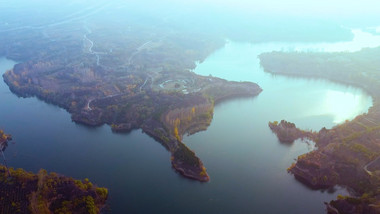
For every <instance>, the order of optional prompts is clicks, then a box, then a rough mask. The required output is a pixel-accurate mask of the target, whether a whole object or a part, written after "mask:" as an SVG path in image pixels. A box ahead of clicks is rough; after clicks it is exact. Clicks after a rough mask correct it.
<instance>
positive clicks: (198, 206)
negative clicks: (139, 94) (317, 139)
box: [0, 31, 380, 214]
mask: <svg viewBox="0 0 380 214" xmlns="http://www.w3.org/2000/svg"><path fill="white" fill-rule="evenodd" d="M360 33H361V32H360V31H359V34H360ZM355 35H356V37H355V39H356V40H357V39H358V38H359V37H360V35H359V36H358V34H355ZM366 36H368V35H366ZM371 38H372V39H374V40H376V39H377V38H376V37H375V36H372V37H371ZM355 39H354V41H355ZM377 41H378V43H377V45H380V41H379V40H377ZM359 43H360V42H359ZM355 44H357V43H355ZM333 45H334V44H333ZM333 45H331V44H314V46H313V48H310V46H312V45H305V44H281V43H273V44H272V43H271V44H259V45H257V44H256V45H253V44H239V43H234V42H229V43H228V44H227V45H226V46H225V47H224V48H222V49H221V50H219V51H216V52H215V53H214V54H213V55H211V56H210V57H209V58H208V59H206V60H205V61H204V62H203V63H202V64H200V65H198V67H197V69H196V70H195V71H194V72H196V73H198V74H202V75H209V74H212V75H214V76H219V77H223V78H226V79H230V80H238V81H240V80H245V81H253V82H258V83H259V84H260V86H261V87H262V88H263V90H264V91H263V92H262V93H261V94H260V95H259V96H257V97H255V98H248V99H237V100H232V101H227V102H224V103H222V104H220V105H218V106H216V107H215V112H214V119H213V121H212V124H211V126H210V127H209V129H208V130H207V131H204V132H200V133H197V134H195V135H192V136H189V137H185V138H184V141H185V143H187V145H189V147H190V148H192V149H193V150H194V151H195V152H196V153H197V154H198V156H199V157H200V158H201V159H202V160H203V162H204V164H205V166H206V167H207V169H208V172H209V174H210V176H211V181H210V182H209V183H199V182H196V181H191V180H188V179H184V178H182V177H181V176H179V175H178V174H176V173H175V172H174V170H172V169H171V165H170V154H169V153H168V152H167V151H166V150H165V149H164V148H163V147H162V146H161V145H160V144H159V143H157V142H155V141H154V140H153V139H152V138H150V137H148V136H146V135H145V134H142V133H141V131H140V130H136V131H133V132H132V133H130V134H113V133H112V132H111V130H110V128H109V127H107V126H103V127H99V128H87V127H85V126H81V125H77V124H75V123H73V122H72V121H71V119H70V115H69V114H68V113H67V112H66V111H65V110H62V109H60V108H58V107H55V106H53V105H49V104H46V103H44V102H42V101H40V100H38V99H36V98H27V99H24V98H18V97H17V96H15V95H14V94H12V93H11V92H10V91H9V89H8V87H7V86H6V84H5V83H3V82H1V83H0V98H1V105H0V128H3V129H4V130H5V131H6V132H8V133H11V134H13V136H14V139H15V142H16V144H14V145H12V144H11V145H10V146H9V148H8V149H7V151H6V156H7V158H8V162H9V165H11V166H13V167H16V168H17V167H22V168H25V169H26V170H29V171H34V172H36V171H38V170H39V169H40V168H45V169H47V170H48V171H56V172H59V173H62V174H65V175H68V176H73V177H75V178H77V179H83V178H86V177H88V178H90V179H91V180H92V181H93V182H94V183H97V184H98V185H100V186H106V187H108V188H109V189H110V198H109V205H110V211H111V212H112V213H126V212H127V211H129V212H130V213H284V212H285V213H299V214H301V213H302V214H304V213H323V212H324V205H323V202H324V201H329V200H332V199H334V198H335V197H336V195H337V194H346V191H345V190H344V189H339V188H338V190H337V191H336V192H335V193H333V194H331V193H327V192H322V191H313V190H310V189H308V188H307V187H305V186H303V185H302V184H300V183H299V182H297V181H296V180H295V179H294V178H293V176H292V175H290V174H288V173H287V172H286V168H287V167H288V166H289V165H290V164H291V163H292V162H293V161H294V158H296V157H297V156H298V155H300V154H303V153H305V152H307V151H310V149H312V146H310V145H307V144H306V143H303V142H298V141H297V142H295V143H294V144H292V145H285V144H281V143H279V142H278V140H277V138H276V137H275V136H274V135H273V134H272V133H271V131H270V130H269V128H268V126H267V123H268V121H273V120H281V119H286V120H289V121H292V122H295V123H296V124H297V125H298V126H300V127H302V128H307V129H313V130H319V129H320V128H322V127H324V126H325V127H332V126H334V125H336V124H338V123H341V122H342V121H344V120H346V119H352V118H354V117H355V116H356V115H358V114H361V113H363V112H366V111H367V110H368V108H369V107H370V106H371V104H372V100H371V97H370V96H368V94H366V93H365V92H363V91H362V90H360V89H358V88H354V87H347V86H344V85H340V84H335V83H332V82H329V81H322V80H308V79H301V78H299V79H295V78H287V77H281V76H273V75H270V74H267V73H264V72H263V71H262V69H261V68H260V66H259V64H258V62H259V61H258V59H257V55H258V54H260V53H262V52H267V51H272V50H299V48H301V50H310V49H313V50H317V51H334V49H328V48H327V46H329V47H331V46H333ZM335 45H336V46H337V47H338V46H339V47H341V46H340V45H339V44H335ZM371 45H373V43H371ZM366 46H368V45H366V44H364V43H361V47H366ZM345 47H350V46H348V45H345ZM355 47H356V46H355ZM335 50H338V49H335ZM350 50H351V51H353V49H350ZM350 50H348V51H350ZM13 65H14V62H12V61H10V60H7V59H4V58H2V59H0V70H1V73H3V72H4V71H5V70H6V69H9V68H11V67H12V66H13Z"/></svg>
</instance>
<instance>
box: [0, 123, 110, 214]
mask: <svg viewBox="0 0 380 214" xmlns="http://www.w3.org/2000/svg"><path fill="white" fill-rule="evenodd" d="M10 139H11V137H10V135H7V134H4V132H3V131H2V130H0V145H4V144H6V143H8V140H10ZM2 149H5V147H2ZM107 197H108V190H107V189H106V188H103V187H97V186H96V185H94V184H92V183H91V182H90V181H89V180H88V179H87V178H86V179H84V180H74V179H73V178H70V177H66V176H63V175H59V174H57V173H54V172H51V173H48V172H47V171H46V170H44V169H41V170H40V171H39V172H38V173H37V174H35V173H32V172H27V171H25V170H23V169H13V168H7V167H5V166H3V165H0V213H33V214H40V213H46V214H48V213H88V214H96V213H100V211H101V210H102V209H103V208H104V207H105V204H106V200H107Z"/></svg>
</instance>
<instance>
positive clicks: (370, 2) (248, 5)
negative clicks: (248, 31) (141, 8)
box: [152, 0, 380, 16]
mask: <svg viewBox="0 0 380 214" xmlns="http://www.w3.org/2000/svg"><path fill="white" fill-rule="evenodd" d="M167 1H168V2H170V3H172V4H174V5H175V4H187V5H192V6H195V5H198V6H199V7H202V5H205V4H208V5H209V6H212V7H215V8H219V9H228V10H238V11H245V12H252V13H257V12H262V13H275V14H286V15H289V14H292V15H312V16H316V15H334V16H339V15H344V16H346V15H359V14H373V15H376V14H380V1H379V0H191V1H178V0H167ZM152 2H154V1H152Z"/></svg>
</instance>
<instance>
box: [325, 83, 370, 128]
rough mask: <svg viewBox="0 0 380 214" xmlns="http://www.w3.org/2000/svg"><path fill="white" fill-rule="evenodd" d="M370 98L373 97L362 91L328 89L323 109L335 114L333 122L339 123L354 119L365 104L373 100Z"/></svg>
mask: <svg viewBox="0 0 380 214" xmlns="http://www.w3.org/2000/svg"><path fill="white" fill-rule="evenodd" d="M369 99H371V98H370V97H368V96H363V95H362V94H360V93H357V94H353V93H350V92H342V91H334V90H328V91H327V92H326V94H325V99H324V101H323V103H322V104H321V105H322V106H321V109H324V110H322V111H324V112H327V113H329V114H331V115H333V117H334V119H333V122H334V123H336V124H339V123H342V122H344V121H345V120H352V119H354V117H355V116H357V115H359V114H360V113H362V110H363V105H368V103H369V102H371V101H372V100H369Z"/></svg>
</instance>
